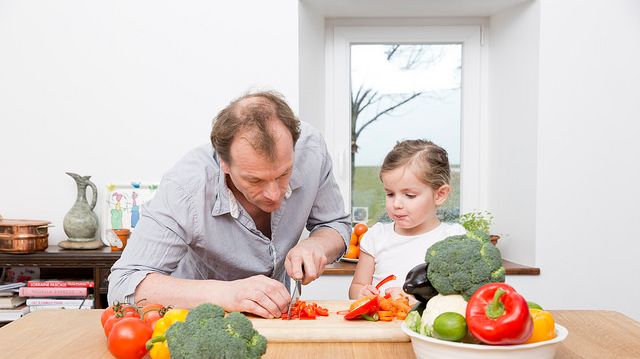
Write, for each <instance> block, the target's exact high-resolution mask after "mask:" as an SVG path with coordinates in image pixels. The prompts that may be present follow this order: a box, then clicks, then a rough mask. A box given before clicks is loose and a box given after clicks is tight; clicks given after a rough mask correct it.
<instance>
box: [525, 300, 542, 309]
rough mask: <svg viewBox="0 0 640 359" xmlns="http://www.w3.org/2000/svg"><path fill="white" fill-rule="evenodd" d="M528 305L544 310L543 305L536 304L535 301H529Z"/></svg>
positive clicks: (531, 307) (530, 307)
mask: <svg viewBox="0 0 640 359" xmlns="http://www.w3.org/2000/svg"><path fill="white" fill-rule="evenodd" d="M527 305H528V306H529V309H540V310H544V309H542V307H541V306H540V305H539V304H536V303H534V302H529V301H527Z"/></svg>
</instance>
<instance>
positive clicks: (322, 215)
mask: <svg viewBox="0 0 640 359" xmlns="http://www.w3.org/2000/svg"><path fill="white" fill-rule="evenodd" d="M322 156H323V161H322V167H321V172H320V183H319V187H318V192H317V194H316V198H315V201H314V203H313V206H312V208H311V213H310V214H309V219H308V221H307V230H308V231H309V232H310V233H311V234H313V232H314V231H316V230H318V229H319V228H322V227H328V228H332V229H334V230H336V231H337V232H338V233H339V234H340V236H342V239H343V240H344V243H345V246H344V248H343V250H342V253H340V256H338V257H337V258H334V260H337V259H338V258H340V257H341V256H342V255H343V254H344V253H345V251H346V250H347V245H348V243H349V237H350V235H351V230H350V228H351V223H350V215H349V214H348V213H346V212H345V210H344V202H343V199H342V195H341V194H340V188H339V187H338V184H337V183H336V181H335V178H334V177H333V170H332V167H333V165H332V162H331V157H330V156H329V154H328V152H327V148H326V145H324V144H323V146H322Z"/></svg>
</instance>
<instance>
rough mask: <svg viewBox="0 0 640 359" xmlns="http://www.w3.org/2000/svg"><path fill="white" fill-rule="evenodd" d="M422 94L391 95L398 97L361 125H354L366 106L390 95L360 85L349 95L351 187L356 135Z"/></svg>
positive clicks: (354, 164) (356, 149) (356, 141)
mask: <svg viewBox="0 0 640 359" xmlns="http://www.w3.org/2000/svg"><path fill="white" fill-rule="evenodd" d="M420 95H422V92H414V93H413V94H407V95H398V96H393V97H399V98H398V99H397V100H396V101H394V102H393V103H392V105H390V106H387V107H383V108H382V109H380V110H378V111H377V112H376V113H375V114H374V115H373V116H371V117H370V118H368V119H367V120H366V121H365V122H364V124H362V126H360V127H359V128H357V127H356V125H357V122H358V117H359V116H360V115H361V114H362V111H364V110H365V109H366V108H367V107H369V106H372V105H376V104H378V103H380V101H382V100H383V99H389V98H391V97H392V95H380V94H379V93H378V91H374V90H373V89H370V88H367V89H365V88H363V86H362V85H361V86H360V88H359V89H358V91H357V92H356V94H355V95H353V94H352V96H351V187H352V188H353V185H354V178H355V171H356V161H355V159H356V153H357V152H358V137H360V134H361V133H362V131H364V129H366V128H367V127H368V126H370V125H371V124H372V123H374V122H376V121H378V120H380V119H381V118H382V117H383V116H384V115H389V114H392V113H393V111H395V110H397V109H398V108H399V107H402V106H403V105H405V104H407V103H409V102H410V101H411V100H413V99H415V98H417V97H418V96H420Z"/></svg>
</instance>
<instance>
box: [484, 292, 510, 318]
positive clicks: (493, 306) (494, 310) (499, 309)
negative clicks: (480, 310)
mask: <svg viewBox="0 0 640 359" xmlns="http://www.w3.org/2000/svg"><path fill="white" fill-rule="evenodd" d="M505 293H506V292H505V291H504V290H503V289H502V288H498V290H496V292H495V294H494V295H493V300H492V301H491V303H489V305H487V309H486V310H485V313H486V314H487V317H489V318H491V319H496V318H498V317H500V316H501V315H502V314H504V304H502V302H501V301H500V297H502V296H503V295H504V294H505Z"/></svg>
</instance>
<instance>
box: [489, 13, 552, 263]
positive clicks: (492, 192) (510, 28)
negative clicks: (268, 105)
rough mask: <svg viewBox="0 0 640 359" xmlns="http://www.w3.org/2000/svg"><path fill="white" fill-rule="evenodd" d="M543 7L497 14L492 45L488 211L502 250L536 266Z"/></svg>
mask: <svg viewBox="0 0 640 359" xmlns="http://www.w3.org/2000/svg"><path fill="white" fill-rule="evenodd" d="M539 8H540V7H539V5H538V3H537V2H529V3H525V4H522V5H518V6H515V7H513V8H511V9H508V10H505V11H503V12H501V13H498V14H496V15H494V16H492V17H491V18H490V19H491V22H490V25H489V28H490V31H489V32H490V33H489V36H488V40H487V42H486V43H487V46H489V77H488V79H489V81H488V82H489V84H488V88H489V91H488V92H489V116H488V128H487V132H488V136H487V137H488V141H487V142H488V143H487V147H488V155H487V158H488V165H489V171H487V176H488V181H487V203H488V205H487V209H489V210H490V211H491V212H492V213H493V214H494V216H495V225H494V227H493V228H494V229H495V233H497V234H500V235H501V236H502V239H501V240H500V249H501V250H502V252H503V254H504V255H505V256H506V257H508V258H509V259H510V260H512V261H515V262H517V263H521V264H527V265H534V264H535V259H536V258H535V244H536V191H537V188H536V170H537V162H536V155H537V127H538V66H539V50H538V49H539V37H540V35H539V32H540V29H539V23H540V17H539V13H540V10H539Z"/></svg>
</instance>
